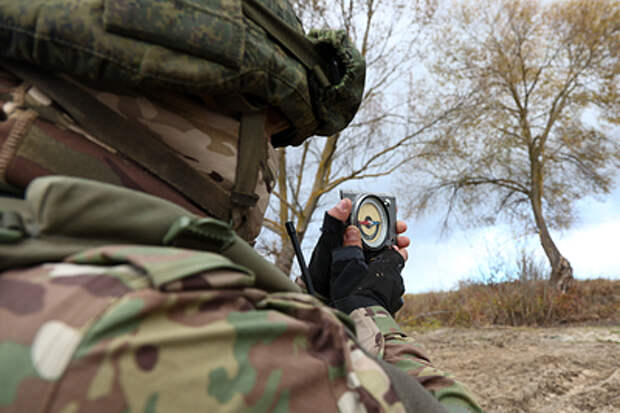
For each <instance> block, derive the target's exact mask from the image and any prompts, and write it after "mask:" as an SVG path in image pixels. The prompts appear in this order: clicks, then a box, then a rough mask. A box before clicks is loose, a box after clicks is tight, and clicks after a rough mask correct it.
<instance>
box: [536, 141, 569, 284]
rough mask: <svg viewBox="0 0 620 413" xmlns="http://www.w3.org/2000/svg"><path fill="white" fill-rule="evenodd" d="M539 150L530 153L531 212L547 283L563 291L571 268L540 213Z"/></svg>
mask: <svg viewBox="0 0 620 413" xmlns="http://www.w3.org/2000/svg"><path fill="white" fill-rule="evenodd" d="M539 154H540V152H539V151H532V153H531V155H530V162H531V173H532V191H531V193H530V201H531V205H532V212H533V214H534V220H535V222H536V228H537V229H538V236H539V238H540V244H541V245H542V247H543V250H544V251H545V255H546V256H547V259H548V260H549V264H550V265H551V276H550V277H549V284H550V285H552V286H553V287H554V288H556V289H557V290H558V291H561V292H562V293H565V292H567V291H568V289H569V288H570V287H571V286H572V284H573V282H574V279H573V268H572V267H571V265H570V263H569V262H568V260H567V259H566V258H564V257H563V256H562V254H561V253H560V250H559V249H558V247H557V246H556V245H555V242H553V239H552V238H551V234H549V229H548V228H547V223H546V222H545V218H544V217H543V213H542V191H543V185H542V163H541V160H540V158H541V156H540V155H539Z"/></svg>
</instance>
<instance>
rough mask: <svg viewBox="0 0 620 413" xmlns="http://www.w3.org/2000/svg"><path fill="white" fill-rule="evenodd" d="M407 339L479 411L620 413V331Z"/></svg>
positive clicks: (495, 331) (444, 332) (487, 331)
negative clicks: (460, 386) (463, 388)
mask: <svg viewBox="0 0 620 413" xmlns="http://www.w3.org/2000/svg"><path fill="white" fill-rule="evenodd" d="M411 335H412V336H414V337H415V338H416V339H417V341H418V342H420V343H421V344H422V345H423V346H424V348H425V349H426V351H427V353H428V354H429V356H430V357H431V360H432V361H433V363H434V364H435V365H436V366H437V367H439V368H440V369H442V370H444V371H448V372H451V373H452V374H454V375H455V376H456V377H457V378H458V379H459V380H460V381H461V382H463V383H465V384H466V385H467V386H468V387H469V389H470V390H471V391H472V392H473V393H474V394H475V395H476V396H477V398H478V400H479V402H480V404H481V405H482V407H483V408H484V409H485V411H486V412H537V413H538V412H541V413H560V412H562V413H573V412H599V413H608V412H620V324H619V325H612V326H606V327H598V326H597V327H563V328H540V329H534V328H511V327H510V328H499V327H491V328H482V329H470V330H465V329H440V330H434V331H429V332H425V333H420V332H412V333H411Z"/></svg>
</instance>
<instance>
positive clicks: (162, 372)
mask: <svg viewBox="0 0 620 413" xmlns="http://www.w3.org/2000/svg"><path fill="white" fill-rule="evenodd" d="M0 63H2V62H0ZM20 74H21V72H19V71H17V72H16V71H13V70H11V69H10V66H9V69H0V106H1V107H2V112H0V326H2V328H1V329H0V412H5V411H6V412H9V411H11V412H32V411H46V412H95V411H105V412H116V411H118V412H121V411H131V412H138V411H140V412H142V411H144V412H169V411H278V412H285V411H293V412H297V411H309V410H316V409H322V410H324V411H344V412H352V411H413V410H414V409H416V408H417V411H446V410H447V411H450V412H477V411H480V408H479V407H478V405H477V404H476V402H475V401H474V400H473V398H472V397H471V395H470V394H469V393H468V392H467V390H466V389H465V388H464V387H463V386H462V385H461V384H459V383H458V382H457V381H455V380H454V379H452V378H451V377H450V376H449V375H448V374H445V373H443V372H441V371H439V370H437V369H436V368H434V367H433V366H432V364H431V363H430V361H429V360H428V358H427V357H426V356H425V355H424V353H423V352H422V351H421V349H420V348H419V347H418V346H416V345H415V344H414V343H412V339H411V338H409V337H407V335H406V334H405V333H404V332H403V331H402V330H401V329H400V328H399V327H398V325H397V324H396V323H395V321H394V319H393V318H392V314H391V313H393V312H394V308H395V306H396V307H397V304H395V303H396V302H397V301H398V299H399V298H400V295H401V294H402V279H401V278H400V269H401V268H402V265H403V263H404V259H405V258H406V249H405V247H406V245H407V243H408V241H407V240H406V239H405V238H404V237H401V238H400V240H399V246H400V247H401V248H400V251H399V252H395V251H391V253H392V255H391V256H390V257H391V258H390V259H387V260H386V261H385V262H386V263H387V264H385V265H387V266H388V267H389V268H387V269H388V270H389V271H387V273H389V274H391V276H390V277H388V279H386V280H385V281H384V282H383V283H382V284H380V285H377V284H373V283H372V282H370V283H365V284H363V283H360V282H353V284H351V282H350V281H351V279H352V278H351V277H349V278H347V277H346V276H351V275H353V276H355V277H359V280H367V279H368V277H367V275H368V268H369V267H371V266H372V265H374V264H372V263H371V264H369V265H367V264H366V263H365V260H364V257H363V255H361V249H360V248H359V245H360V244H359V241H360V240H359V233H358V232H356V231H355V230H353V233H351V232H350V231H349V230H347V232H346V234H347V235H346V236H345V238H344V240H343V239H342V233H343V232H344V226H343V224H342V222H343V221H344V220H345V219H346V217H347V216H348V213H349V212H350V204H348V203H347V202H346V201H343V202H341V203H340V204H339V205H338V206H337V207H335V208H333V209H332V210H330V212H329V213H328V214H327V215H326V217H325V222H324V227H323V229H324V234H323V236H322V237H321V240H320V241H319V247H320V248H317V251H315V256H314V257H313V262H311V267H312V268H313V278H314V279H315V281H316V284H317V285H318V286H319V292H321V293H322V294H323V295H324V296H325V297H326V299H327V301H328V302H330V303H331V306H328V305H325V304H324V303H323V302H321V301H320V300H318V299H316V298H314V297H311V296H309V295H307V294H304V293H302V292H301V291H300V289H299V287H297V286H296V285H295V284H294V283H292V282H290V281H289V279H288V278H287V277H286V276H285V275H284V274H282V273H281V272H280V271H279V270H277V268H275V267H274V266H273V265H271V264H270V263H268V262H267V261H265V260H263V259H262V258H260V257H259V256H258V255H257V254H256V253H255V252H254V251H253V250H252V249H251V248H250V246H249V245H248V244H247V243H246V242H245V241H244V240H243V239H241V238H240V237H239V235H241V236H242V237H243V238H244V239H245V240H246V241H252V240H253V239H254V238H255V237H256V236H257V234H258V232H259V230H260V226H261V222H262V218H263V214H264V211H265V208H266V205H267V199H268V194H269V192H271V189H272V185H273V182H274V172H275V171H277V167H276V165H275V164H274V162H275V160H276V157H275V156H273V148H272V147H271V146H270V145H268V153H267V156H266V160H265V162H263V163H261V164H260V165H259V168H260V170H259V171H258V178H257V179H256V186H255V188H254V190H253V192H254V193H255V194H256V195H257V196H258V201H257V203H256V205H255V206H254V207H252V208H249V210H248V211H246V214H245V215H244V217H243V219H242V220H233V223H232V226H233V227H234V231H233V228H231V225H230V224H229V223H228V222H222V221H219V220H217V219H214V218H222V217H220V216H218V215H217V214H213V213H208V212H207V211H205V210H204V209H203V208H201V207H200V206H199V205H197V204H196V202H194V200H193V199H191V197H188V196H187V194H186V193H184V192H183V189H184V188H183V187H182V185H181V188H179V185H178V182H175V183H176V185H173V184H170V182H168V181H166V180H165V179H162V178H161V177H159V176H157V175H156V174H154V173H153V172H152V171H149V170H147V169H146V168H144V167H143V166H142V165H141V164H140V162H137V161H136V159H134V158H133V157H132V156H128V154H127V153H123V152H122V151H120V150H119V149H118V148H116V147H114V146H111V145H109V144H108V143H106V138H105V137H104V136H100V135H98V134H97V133H93V132H92V131H89V130H88V129H89V128H88V127H86V126H85V125H87V124H88V117H89V116H94V117H97V116H98V115H100V114H101V113H103V112H106V111H110V112H113V114H115V115H114V116H117V119H118V122H119V124H118V125H115V126H117V127H118V128H122V127H127V128H128V129H127V130H126V134H127V136H126V138H127V140H132V139H133V140H135V139H136V136H134V133H139V134H140V139H141V140H140V141H139V143H140V144H141V145H143V146H144V147H145V148H144V150H145V151H147V150H148V148H149V147H151V146H158V145H161V144H162V143H164V144H165V146H166V148H167V149H168V150H169V153H170V154H171V157H170V159H169V162H171V163H172V162H173V161H174V162H177V165H178V162H179V161H180V162H183V163H184V165H185V167H188V168H190V169H191V170H192V171H194V172H195V173H196V175H195V176H198V177H202V178H203V179H204V182H205V185H206V183H207V181H208V182H211V183H213V182H215V183H217V185H218V188H220V189H221V190H223V191H224V192H226V193H230V192H231V191H233V189H234V185H235V175H236V174H238V173H239V165H237V162H238V157H237V151H238V150H239V139H240V138H239V135H240V131H239V130H240V128H241V127H242V126H241V124H240V122H239V119H238V118H237V117H236V116H234V115H232V114H231V112H230V111H227V110H226V109H227V108H226V105H222V104H219V102H217V101H216V100H214V99H210V98H209V96H208V95H204V94H203V95H201V96H200V99H197V98H196V96H191V95H189V94H187V93H181V92H175V91H162V90H158V91H157V93H152V91H150V90H148V89H144V88H127V89H123V90H116V89H114V88H105V87H102V86H101V85H99V84H91V83H89V82H87V81H83V80H82V79H80V80H79V81H78V80H76V78H74V77H72V76H64V77H62V82H64V83H62V84H63V85H64V86H65V87H71V88H72V89H74V90H75V91H76V93H77V94H76V95H75V96H77V97H78V98H79V102H74V103H75V105H76V106H77V107H78V109H79V108H80V107H81V108H82V110H83V111H84V113H85V114H86V112H87V116H86V115H85V116H84V117H82V116H80V113H79V111H78V112H75V111H74V112H71V113H69V112H68V111H67V110H66V109H65V108H66V107H67V102H59V101H57V100H56V98H54V97H53V96H50V94H49V93H46V92H45V91H43V90H42V89H44V88H42V87H41V85H40V84H37V82H36V81H33V80H32V78H30V77H28V76H26V77H23V76H20ZM69 103H71V102H69ZM82 106H83V107H82ZM76 113H77V115H76ZM130 125H139V128H138V129H133V128H130V127H129V126H130ZM261 126H262V129H263V133H261V135H262V136H263V139H265V140H269V139H270V138H272V137H273V136H274V134H276V133H278V132H280V131H282V130H283V129H285V128H287V127H288V122H287V121H285V120H284V118H283V117H282V115H281V113H279V112H278V111H275V110H271V109H270V110H268V111H267V114H266V116H265V117H264V123H263V124H261ZM143 130H146V132H145V133H143ZM102 135H104V133H102ZM191 184H193V183H192V182H188V183H187V185H188V186H189V185H191ZM205 188H214V187H213V186H205ZM209 196H211V194H210V193H208V194H207V195H206V197H207V199H208V197H209ZM212 196H213V197H214V199H215V197H216V196H217V193H215V192H214V193H213V194H212ZM214 203H215V201H214ZM209 216H211V217H209ZM335 227H337V228H340V229H339V230H338V231H340V232H339V233H338V234H336V233H335V232H333V231H331V230H330V228H335ZM399 227H400V231H401V232H402V230H404V227H403V223H400V224H399ZM235 231H236V233H235ZM338 231H337V232H338ZM334 234H336V235H334ZM341 246H344V247H343V248H339V247H341ZM343 251H344V252H343ZM394 254H395V255H394ZM316 257H318V258H317V259H314V258H316ZM325 257H328V258H329V259H330V260H333V265H332V266H331V267H329V268H325V267H321V266H319V269H320V270H322V271H317V265H316V262H318V261H321V259H323V260H324V259H325ZM319 258H320V259H319ZM355 277H353V279H356V278H355ZM347 281H349V282H347ZM386 286H387V287H386ZM362 287H363V288H362ZM386 288H387V289H386ZM339 310H340V311H339ZM345 312H346V313H347V314H345ZM353 332H355V333H353ZM395 367H396V368H395ZM420 384H421V385H422V386H424V388H425V389H426V390H428V392H426V391H423V390H422V391H420V390H421V386H420ZM429 395H432V396H434V398H432V397H429ZM437 401H439V403H437Z"/></svg>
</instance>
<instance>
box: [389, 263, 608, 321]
mask: <svg viewBox="0 0 620 413" xmlns="http://www.w3.org/2000/svg"><path fill="white" fill-rule="evenodd" d="M510 273H512V274H513V275H512V276H511V275H510ZM544 274H545V269H544V266H543V265H542V264H541V263H540V262H538V261H536V260H535V259H533V258H532V255H531V254H527V253H525V252H523V251H522V252H521V254H520V256H519V257H518V258H517V259H516V262H514V263H512V264H511V265H510V266H507V265H506V264H505V262H503V261H502V260H501V259H492V260H489V264H488V265H487V266H486V267H485V268H483V269H480V270H479V274H478V276H477V277H475V278H472V279H470V280H468V281H464V282H460V283H459V286H458V289H457V290H455V291H449V292H432V293H426V294H409V295H406V296H405V304H404V306H403V308H402V309H401V310H400V311H399V312H398V314H397V320H398V321H399V322H400V323H401V324H402V325H403V326H409V327H423V328H433V327H439V326H460V327H475V326H483V325H509V326H523V325H528V326H549V325H558V324H563V323H576V322H598V321H604V320H614V321H618V322H620V281H612V280H605V279H593V280H585V281H576V282H575V283H574V285H573V286H572V287H571V289H570V290H569V291H568V292H567V293H565V294H562V293H559V292H557V291H556V290H555V289H554V288H552V287H551V286H549V285H548V283H547V279H546V277H545V276H544Z"/></svg>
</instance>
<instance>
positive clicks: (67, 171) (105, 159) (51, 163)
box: [0, 70, 278, 240]
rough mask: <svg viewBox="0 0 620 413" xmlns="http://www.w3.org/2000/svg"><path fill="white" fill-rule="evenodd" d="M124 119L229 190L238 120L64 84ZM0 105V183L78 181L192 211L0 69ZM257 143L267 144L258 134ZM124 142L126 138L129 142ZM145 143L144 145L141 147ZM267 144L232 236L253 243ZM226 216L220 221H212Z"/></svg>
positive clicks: (265, 182)
mask: <svg viewBox="0 0 620 413" xmlns="http://www.w3.org/2000/svg"><path fill="white" fill-rule="evenodd" d="M72 82H73V84H74V85H75V86H76V87H79V88H81V89H82V90H83V91H84V93H89V94H91V95H93V96H94V97H95V98H97V99H98V100H99V101H100V102H102V103H103V104H105V105H106V106H108V107H109V108H111V109H112V110H114V111H116V112H117V113H119V114H120V115H122V116H123V117H124V118H126V119H129V120H132V121H135V122H137V123H140V124H142V125H144V126H146V127H147V128H148V129H150V130H151V131H152V132H154V133H155V134H157V136H159V137H161V139H162V140H163V141H164V142H165V143H166V144H168V145H169V146H170V147H171V148H173V149H174V151H175V152H176V153H177V155H178V157H179V158H180V159H182V160H184V161H185V162H186V163H187V164H188V165H190V166H191V167H192V168H194V169H195V170H197V171H198V172H200V174H201V175H202V176H203V178H204V179H205V181H207V180H208V181H210V182H212V183H215V184H217V185H220V186H221V187H222V188H224V190H225V191H227V192H230V190H231V189H232V187H233V182H234V179H235V176H234V175H235V172H234V171H235V170H236V162H237V139H238V130H239V121H237V120H236V119H234V118H232V117H229V116H225V115H223V114H220V113H217V112H215V111H210V110H208V109H206V108H205V106H206V103H204V102H198V101H195V100H194V99H191V98H189V97H187V96H184V95H181V94H176V93H160V94H159V95H158V96H157V97H145V96H143V95H135V94H133V95H132V94H127V92H125V93H124V94H121V93H116V94H115V93H109V92H100V91H97V90H95V89H91V88H87V87H86V86H84V85H82V84H79V83H76V82H74V81H72ZM0 105H2V106H3V107H4V108H5V112H6V114H7V115H8V119H7V120H6V121H5V122H2V123H0V182H3V183H5V184H9V185H12V186H15V187H19V188H25V187H26V186H27V185H28V183H29V182H31V181H32V180H33V179H34V178H36V177H38V176H44V175H67V176H77V177H84V178H88V179H93V180H97V181H99V182H106V183H111V184H115V185H120V186H125V187H128V188H132V189H137V190H140V191H142V192H145V193H149V194H152V195H155V196H158V197H160V198H163V199H167V200H169V201H172V202H174V203H176V204H178V205H180V206H182V207H184V208H186V209H188V210H190V211H192V212H193V213H196V214H199V215H204V212H202V211H201V210H200V209H198V208H197V207H196V206H194V204H193V203H192V202H191V201H190V200H188V199H186V198H185V197H184V196H183V195H182V194H180V193H179V192H178V191H176V190H175V189H174V188H172V187H171V186H169V185H168V184H167V183H165V182H164V181H163V180H161V179H159V178H158V177H156V176H153V175H152V174H150V173H149V172H147V171H146V170H144V169H143V168H141V167H140V166H139V165H137V164H136V163H134V162H133V161H131V159H127V158H126V157H124V156H123V155H122V154H119V153H117V152H116V151H115V150H114V149H113V148H110V147H109V146H107V145H105V144H103V143H101V141H100V140H99V139H97V137H96V136H92V135H90V134H88V133H86V132H85V131H84V130H83V129H81V128H80V127H79V125H77V124H76V123H75V121H73V119H71V117H69V116H68V115H67V114H66V113H65V112H64V111H63V110H62V109H61V108H60V107H58V106H57V105H56V104H55V103H54V102H53V101H52V100H51V99H50V98H49V97H47V96H45V94H43V93H42V92H41V91H40V90H38V89H37V88H36V87H33V86H32V85H29V84H27V83H24V82H21V81H20V80H18V79H15V78H13V77H12V76H11V75H10V74H9V73H7V72H3V71H1V70H0ZM265 133H266V135H265V139H268V136H267V133H268V131H266V132H265ZM130 138H131V137H128V139H130ZM145 144H148V143H147V142H145ZM277 159H278V157H277V156H276V155H275V151H274V149H273V148H272V147H271V146H269V157H268V164H267V165H264V168H266V169H265V170H268V172H267V173H265V172H263V171H262V170H261V171H259V179H258V182H257V187H256V189H255V193H256V194H257V195H258V196H259V201H258V203H257V205H256V206H255V207H254V208H252V209H251V210H250V213H249V219H248V221H246V222H245V223H244V224H243V225H244V226H243V227H242V228H241V227H239V228H236V230H237V232H238V233H239V235H240V236H242V237H243V238H245V239H247V240H253V239H254V238H256V236H257V235H258V233H259V232H260V229H261V226H262V220H263V215H264V213H265V209H266V207H267V202H268V195H269V193H270V192H271V190H272V182H271V181H270V179H267V176H273V175H274V173H275V171H276V170H277V163H276V162H277ZM218 218H220V219H227V217H218Z"/></svg>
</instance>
